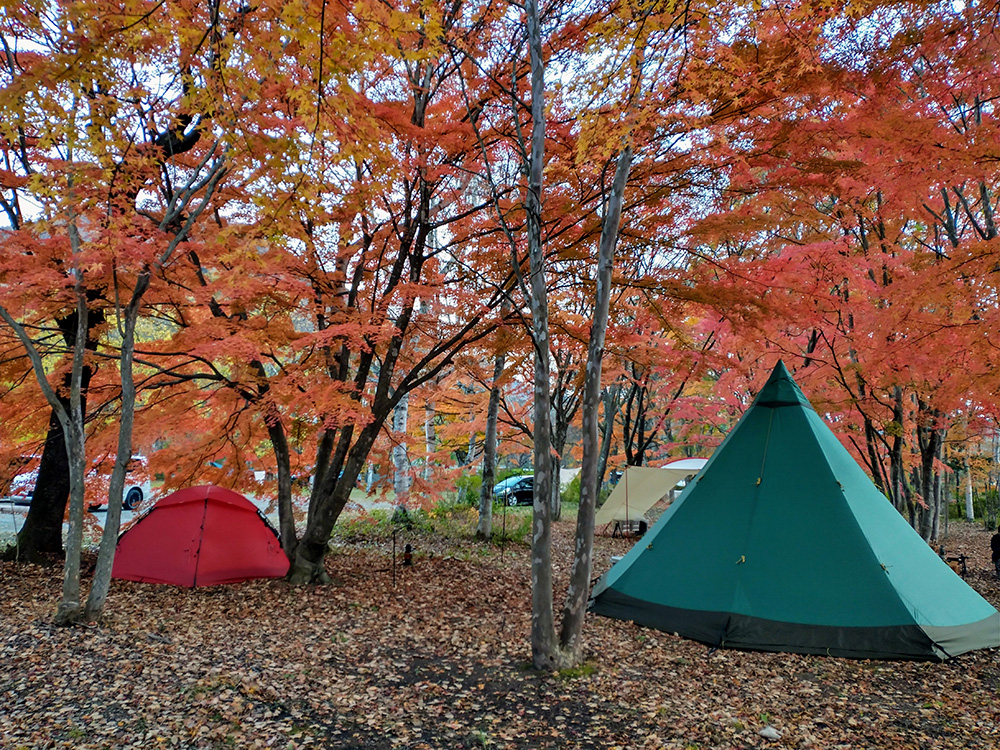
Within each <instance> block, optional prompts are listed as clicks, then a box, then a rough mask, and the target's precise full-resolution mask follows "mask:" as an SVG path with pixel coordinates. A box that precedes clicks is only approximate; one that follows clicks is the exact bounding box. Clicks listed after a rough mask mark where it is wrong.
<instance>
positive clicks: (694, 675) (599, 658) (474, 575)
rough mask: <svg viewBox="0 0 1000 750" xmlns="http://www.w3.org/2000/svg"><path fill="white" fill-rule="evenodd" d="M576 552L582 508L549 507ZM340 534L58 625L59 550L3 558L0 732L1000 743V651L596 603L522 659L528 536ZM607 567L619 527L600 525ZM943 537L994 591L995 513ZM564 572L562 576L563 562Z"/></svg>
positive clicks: (88, 739)
mask: <svg viewBox="0 0 1000 750" xmlns="http://www.w3.org/2000/svg"><path fill="white" fill-rule="evenodd" d="M555 533H556V544H557V549H556V553H557V555H558V557H559V559H561V560H564V561H567V564H568V549H569V545H570V544H571V539H572V525H571V523H569V522H563V523H560V524H557V525H556V530H555ZM407 541H411V542H412V543H413V545H414V547H415V550H416V555H415V558H414V564H413V565H412V566H411V567H402V566H401V565H397V566H396V567H395V581H394V579H393V565H392V552H391V549H392V547H391V544H388V543H385V542H380V543H371V542H368V543H364V542H360V541H358V542H355V543H351V544H342V545H340V546H338V547H337V548H336V549H335V550H334V551H333V552H332V553H331V555H330V556H329V560H328V564H327V568H328V570H329V572H330V575H331V577H332V578H333V583H331V584H329V585H325V586H318V587H308V588H293V587H290V586H289V585H288V584H286V583H284V582H283V581H254V582H249V583H244V584H238V585H231V586H218V587H212V588H205V589H194V590H187V589H179V588H175V587H170V586H156V585H149V584H138V583H131V582H124V581H115V582H114V584H113V586H112V592H111V596H110V597H109V600H108V604H107V608H106V616H105V618H104V619H103V620H102V622H100V623H99V624H97V625H94V626H89V627H75V628H56V627H54V626H52V624H51V617H52V613H53V612H54V610H55V606H56V603H57V601H58V593H59V587H60V571H59V570H58V569H44V568H39V567H24V566H15V565H11V564H3V566H2V568H0V572H2V578H0V601H2V605H0V606H2V610H0V612H2V618H0V648H2V654H0V663H2V666H0V700H2V710H0V748H3V750H18V749H19V748H32V749H34V748H63V747H70V748H115V749H116V750H117V749H118V748H157V747H181V748H229V747H237V748H254V747H275V748H301V747H324V748H345V749H346V748H358V749H362V748H364V749H368V748H371V749H383V748H385V749H388V748H412V749H414V750H418V749H420V748H435V749H436V748H442V749H445V748H447V749H451V748H456V749H457V748H498V749H499V748H525V749H527V748H532V749H534V748H678V749H679V750H681V749H683V750H694V749H696V748H702V749H707V748H822V749H824V750H826V749H828V748H995V747H998V746H1000V666H998V657H1000V653H997V652H996V651H980V652H974V653H971V654H966V655H964V656H961V657H958V658H956V659H952V660H950V661H948V662H945V663H943V664H935V663H921V662H888V661H858V660H848V659H835V658H828V657H816V656H802V655H793V654H767V653H747V652H738V651H724V650H714V651H713V650H711V649H709V648H707V647H705V646H703V645H700V644H697V643H694V642H692V641H688V640H684V639H681V638H678V637H675V636H672V635H668V634H665V633H661V632H658V631H654V630H649V629H645V628H640V627H638V626H636V625H634V624H631V623H625V622H618V621H614V620H608V619H604V618H598V617H593V616H588V622H587V628H586V633H585V634H586V639H587V649H588V657H587V661H586V663H585V664H584V665H583V666H581V667H580V668H578V669H574V670H568V671H566V672H562V673H557V674H543V673H538V672H535V671H533V670H532V669H531V668H530V666H529V663H530V645H529V641H528V634H529V627H530V620H531V617H530V571H529V565H530V561H529V556H528V550H527V549H526V548H525V547H524V546H517V545H508V546H507V547H506V548H505V549H504V550H503V551H502V554H501V550H500V549H498V548H497V547H495V546H485V545H479V544H478V543H475V542H472V541H464V542H456V541H455V540H454V539H450V540H449V539H444V538H441V537H434V536H432V535H429V534H427V533H423V534H416V533H415V534H412V535H411V538H410V539H408V540H407ZM596 544H597V549H596V561H595V575H597V574H598V573H600V572H603V571H604V570H606V569H607V568H608V567H609V558H610V556H611V555H616V554H621V553H623V552H624V551H625V550H626V549H627V547H628V542H627V541H624V540H621V539H608V538H600V537H599V538H598V539H597V543H596ZM948 547H949V549H948V551H949V553H950V554H957V553H965V554H967V555H968V556H969V575H968V577H967V580H968V581H969V583H970V584H971V585H972V586H973V587H975V588H976V589H977V590H978V591H980V592H981V593H982V594H983V595H984V596H985V597H986V598H987V599H988V600H989V601H990V602H991V603H992V604H994V605H996V604H997V603H998V601H1000V589H998V584H997V582H996V581H995V580H994V579H993V576H992V565H991V563H990V559H989V534H988V533H987V532H985V531H983V530H982V529H981V528H980V527H975V526H972V525H959V524H954V525H953V526H952V528H951V531H950V537H949V543H948ZM558 573H559V575H558V576H557V578H560V579H561V580H564V579H565V573H566V571H565V570H564V569H563V570H560V571H558Z"/></svg>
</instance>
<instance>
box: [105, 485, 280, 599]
mask: <svg viewBox="0 0 1000 750" xmlns="http://www.w3.org/2000/svg"><path fill="white" fill-rule="evenodd" d="M287 572H288V558H287V557H286V556H285V553H284V551H283V550H282V549H281V543H280V542H279V540H278V534H277V532H276V531H275V530H274V527H273V526H271V524H269V523H268V522H267V519H266V518H264V516H263V515H261V513H260V511H259V510H257V506H255V505H254V504H253V503H252V502H250V501H249V500H247V499H246V498H245V497H243V495H240V494H239V493H236V492H233V491H232V490H227V489H223V488H222V487H216V486H214V485H203V486H200V487H188V488H187V489H183V490H178V491H177V492H174V493H172V494H170V495H167V496H166V497H164V498H163V499H162V500H160V501H159V502H157V503H156V505H154V506H153V507H152V508H151V509H150V510H149V512H148V513H146V514H145V515H144V516H142V517H141V518H140V519H139V520H138V521H136V522H135V524H133V526H132V527H131V528H130V529H128V531H126V532H125V533H123V534H122V535H121V536H120V537H119V538H118V548H117V551H116V552H115V563H114V567H113V568H112V570H111V576H112V578H121V579H124V580H127V581H144V582H146V583H168V584H173V585H175V586H187V587H193V586H214V585H216V584H220V583H236V582H238V581H247V580H250V579H251V578H280V577H282V576H284V575H285V574H286V573H287Z"/></svg>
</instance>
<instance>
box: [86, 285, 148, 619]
mask: <svg viewBox="0 0 1000 750" xmlns="http://www.w3.org/2000/svg"><path fill="white" fill-rule="evenodd" d="M142 289H143V287H142V284H141V282H140V283H139V284H137V285H136V291H135V294H137V295H138V296H139V297H141V296H142V291H141V290H142ZM133 302H134V305H129V307H128V308H127V309H126V311H125V321H124V323H125V325H124V330H123V335H122V345H121V356H120V358H119V361H120V372H121V387H122V402H121V409H120V410H119V422H118V448H117V451H116V453H115V463H114V468H113V469H112V470H111V486H110V488H109V490H108V512H107V514H106V515H105V518H104V530H103V532H102V533H101V544H100V547H99V548H98V551H97V566H96V567H95V568H94V578H93V580H92V581H91V584H90V594H89V595H88V597H87V605H86V607H85V608H84V618H86V619H87V620H96V619H98V618H99V617H100V616H101V611H102V610H103V609H104V602H105V601H107V598H108V591H109V590H110V588H111V567H112V565H113V564H114V559H115V548H116V547H117V545H118V532H119V530H120V529H121V519H122V498H123V495H124V492H125V473H126V471H127V470H128V465H129V463H130V462H131V460H132V426H133V424H134V423H135V377H134V373H133V362H134V360H135V325H136V320H137V319H138V317H139V309H138V299H134V300H133Z"/></svg>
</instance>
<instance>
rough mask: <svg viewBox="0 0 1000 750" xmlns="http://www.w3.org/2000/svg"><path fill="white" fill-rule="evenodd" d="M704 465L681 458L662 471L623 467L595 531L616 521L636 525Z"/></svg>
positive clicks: (597, 520)
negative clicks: (679, 483)
mask: <svg viewBox="0 0 1000 750" xmlns="http://www.w3.org/2000/svg"><path fill="white" fill-rule="evenodd" d="M706 462H707V459H704V458H682V459H680V460H678V461H673V462H671V463H669V464H667V465H666V466H663V467H662V468H654V467H651V466H626V467H625V472H624V473H623V474H622V477H621V479H619V480H618V484H616V485H615V488H614V490H612V492H611V494H610V495H608V499H607V500H605V501H604V505H602V506H601V507H600V508H598V509H597V515H596V516H595V517H594V528H595V529H602V528H604V527H608V526H609V525H610V524H612V523H614V522H616V521H617V522H619V523H624V522H636V521H639V520H640V519H641V518H643V516H644V515H645V514H646V511H648V510H649V509H650V508H652V507H653V506H654V505H656V503H658V502H659V501H660V500H661V499H662V498H663V497H665V496H666V494H667V493H668V492H670V490H671V489H673V488H674V487H676V486H677V483H678V482H681V481H683V480H684V479H686V478H687V477H689V476H691V475H692V474H697V473H698V472H699V471H700V470H701V468H702V467H703V466H704V465H705V463H706Z"/></svg>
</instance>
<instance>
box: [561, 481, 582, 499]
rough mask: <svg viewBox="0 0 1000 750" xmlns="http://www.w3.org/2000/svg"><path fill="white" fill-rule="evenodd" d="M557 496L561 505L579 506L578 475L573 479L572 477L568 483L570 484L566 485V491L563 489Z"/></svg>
mask: <svg viewBox="0 0 1000 750" xmlns="http://www.w3.org/2000/svg"><path fill="white" fill-rule="evenodd" d="M559 496H560V498H561V499H562V501H563V503H576V504H579V502H580V475H579V474H577V475H576V476H575V477H573V479H572V480H571V481H570V483H569V484H567V485H566V489H564V490H563V491H562V492H561V493H560V495H559Z"/></svg>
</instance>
